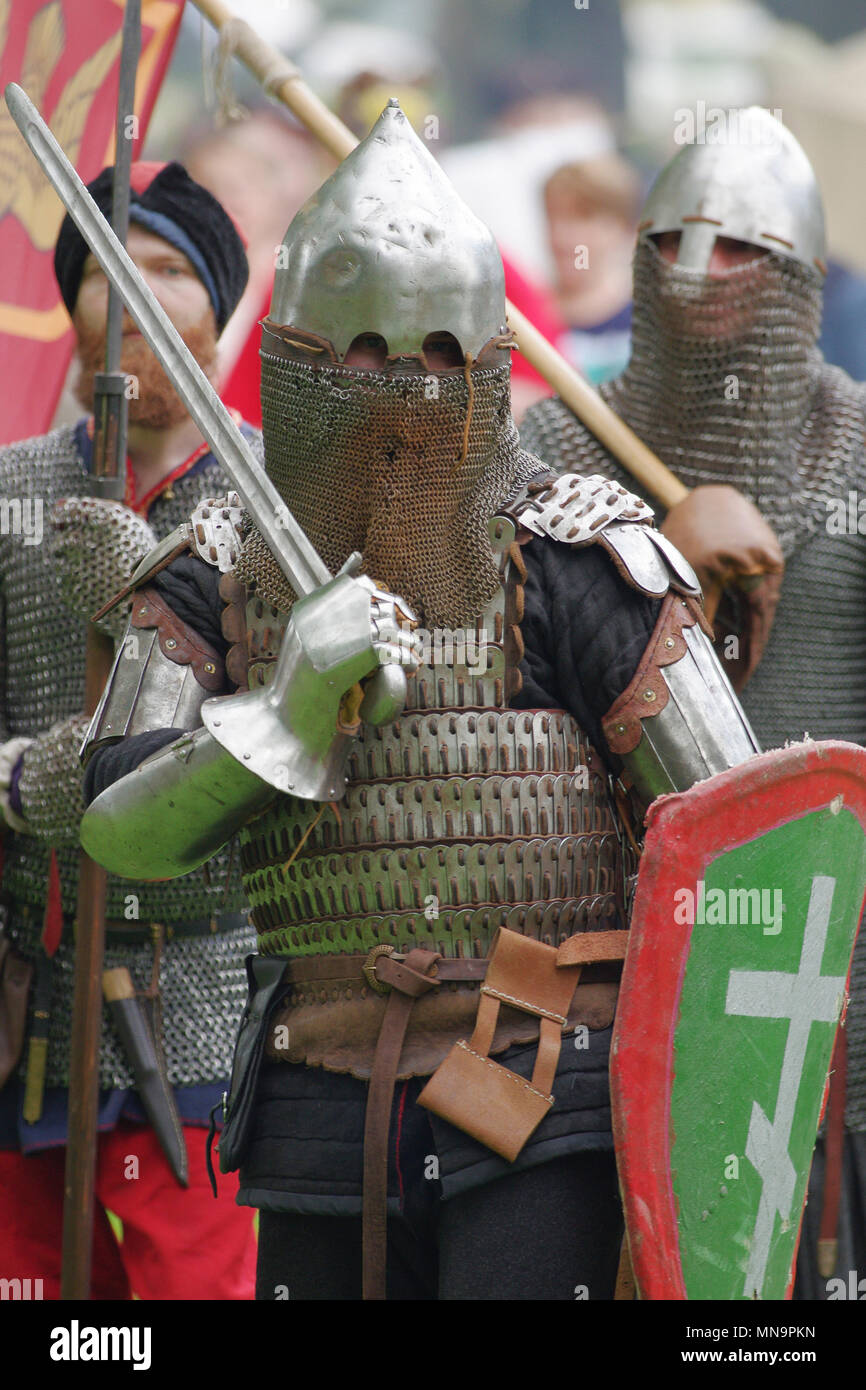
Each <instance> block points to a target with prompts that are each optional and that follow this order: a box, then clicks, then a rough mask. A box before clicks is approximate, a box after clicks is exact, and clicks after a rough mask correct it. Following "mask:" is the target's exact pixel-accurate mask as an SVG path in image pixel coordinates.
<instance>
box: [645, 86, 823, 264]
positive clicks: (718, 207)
mask: <svg viewBox="0 0 866 1390" xmlns="http://www.w3.org/2000/svg"><path fill="white" fill-rule="evenodd" d="M724 115H725V120H724V122H720V123H719V124H718V125H715V126H713V125H710V126H708V128H707V130H706V131H704V132H702V139H701V141H700V142H696V143H695V144H692V145H686V146H685V147H684V148H683V149H682V150H680V152H679V153H678V154H677V155H676V156H675V157H674V158H673V159H672V160H671V162H670V163H669V164H668V165H666V166H665V168H664V169H663V170H662V172H661V173H660V174H659V176H658V178H657V179H656V182H655V184H654V185H653V188H652V190H651V192H650V195H649V197H648V199H647V201H646V205H645V207H644V209H643V212H642V214H641V221H640V226H639V229H638V230H639V234H640V236H641V237H649V236H656V235H657V234H659V233H661V232H674V231H678V232H680V233H681V236H680V247H679V255H678V257H677V261H678V264H680V265H683V266H686V267H687V268H690V269H693V270H702V271H706V269H707V267H708V265H709V261H710V256H711V255H712V250H713V246H714V244H715V240H716V237H720V236H721V237H732V238H734V239H735V240H737V241H746V242H750V243H751V244H753V245H755V246H760V247H762V248H764V249H765V250H767V251H775V252H776V253H777V254H778V255H781V256H787V257H790V258H791V259H792V260H796V261H800V262H802V264H803V265H806V266H808V267H809V268H810V270H814V269H815V268H816V266H817V268H818V269H819V270H820V271H824V269H825V266H824V257H825V255H826V243H825V236H824V208H823V203H822V200H821V193H820V190H819V188H818V183H817V180H816V178H815V174H814V171H813V169H812V166H811V164H810V163H809V161H808V159H807V158H806V155H805V154H804V152H803V150H802V148H801V146H800V145H799V144H798V143H797V141H796V140H795V139H794V137H793V135H792V134H791V132H790V131H789V130H788V129H787V127H786V126H784V125H782V122H781V121H778V120H777V119H776V118H775V116H772V115H771V114H770V112H769V111H766V110H765V109H764V108H763V107H760V106H750V107H748V108H746V109H744V110H734V111H728V112H726V113H724Z"/></svg>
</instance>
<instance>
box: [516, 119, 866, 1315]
mask: <svg viewBox="0 0 866 1390" xmlns="http://www.w3.org/2000/svg"><path fill="white" fill-rule="evenodd" d="M730 114H731V120H730V123H729V126H728V136H727V139H726V140H724V141H723V142H719V143H714V144H710V143H707V144H694V145H689V146H686V147H685V148H684V149H682V150H681V151H680V152H679V153H678V154H677V156H676V157H675V158H674V159H673V160H672V161H671V163H670V164H668V165H667V166H666V168H665V169H663V170H662V172H661V174H660V175H659V177H658V179H657V181H656V183H655V185H654V187H653V189H652V190H651V192H650V194H649V197H648V200H647V203H646V206H645V207H644V209H643V212H642V216H641V222H640V229H639V233H638V240H637V248H636V252H635V259H634V324H633V331H632V351H631V358H630V361H629V364H628V366H627V368H626V369H625V371H624V372H623V373H622V375H621V376H620V377H618V378H617V379H616V380H614V381H612V382H609V383H607V384H606V385H604V386H602V388H601V393H602V395H603V396H604V398H605V399H606V401H607V402H608V404H610V405H611V406H612V407H613V409H614V410H615V411H616V412H617V413H618V414H619V415H620V416H621V417H622V418H623V419H624V420H625V421H626V423H627V424H629V425H630V426H631V427H632V429H633V430H634V431H635V432H636V433H637V434H638V435H639V436H640V438H641V439H643V440H644V441H645V443H647V444H648V445H649V446H650V448H652V449H654V450H655V451H656V452H657V453H658V455H659V457H660V458H661V459H662V460H663V462H665V463H666V464H667V465H668V466H669V467H670V468H672V469H673V470H674V471H675V472H676V473H677V475H678V477H679V478H680V479H681V480H682V481H683V482H684V483H685V484H686V485H687V486H688V487H689V488H691V489H692V491H691V492H690V494H689V496H688V497H687V498H686V499H685V500H684V501H682V502H680V503H679V504H678V505H677V506H675V507H673V508H672V509H671V511H670V512H669V513H668V514H667V516H666V517H664V520H663V523H662V528H661V529H662V532H663V534H665V535H666V536H668V537H669V538H670V539H671V540H672V541H673V542H674V543H675V544H676V545H677V546H678V548H679V549H680V550H681V551H682V552H683V553H684V554H685V555H686V556H687V557H688V558H689V560H690V561H691V563H692V564H693V565H694V566H695V569H696V571H697V573H698V574H699V576H700V577H701V580H702V583H703V586H704V593H705V598H707V599H709V597H710V596H712V603H713V606H715V604H716V603H718V605H719V606H718V616H717V620H716V635H717V639H718V640H717V645H718V649H719V651H720V654H721V655H722V656H723V657H725V658H727V660H726V661H725V665H726V668H727V669H728V670H729V672H730V674H731V676H732V679H733V680H734V683H735V684H736V687H737V689H738V690H741V691H742V700H743V705H744V707H745V709H746V712H747V714H748V716H749V719H750V721H751V723H752V725H753V727H754V729H755V731H756V733H757V736H758V738H759V739H760V741H761V743H762V745H763V746H764V747H765V748H778V747H782V746H783V745H784V744H785V742H786V741H787V740H799V739H802V738H803V736H804V734H808V735H811V737H812V738H816V739H844V740H847V741H849V742H853V743H859V744H866V712H864V708H863V701H862V690H863V683H864V680H866V622H864V618H863V614H864V611H866V608H864V600H866V539H864V529H866V528H864V527H863V524H862V523H861V522H860V521H859V519H858V517H859V513H858V511H857V499H858V498H862V497H863V496H864V484H866V458H864V423H866V420H864V416H866V392H864V387H863V386H861V385H859V384H857V383H855V382H853V381H851V380H850V378H849V377H848V376H847V375H846V374H845V372H843V371H842V370H841V369H840V368H837V367H831V366H828V365H827V364H826V363H825V362H824V360H823V358H822V357H821V355H820V353H819V352H818V350H817V347H816V343H817V340H818V335H819V330H820V325H821V308H822V294H823V284H824V278H825V273H826V268H825V263H824V257H825V241H824V215H823V207H822V201H821V196H820V192H819V189H818V185H817V182H816V180H815V176H814V173H813V171H812V168H811V166H810V164H809V162H808V160H807V158H806V156H805V154H804V153H803V150H802V149H801V148H800V146H799V145H798V144H797V142H796V141H795V140H794V138H793V136H792V135H791V134H790V132H789V131H788V130H786V129H785V127H784V126H783V125H781V123H780V122H778V121H777V120H776V119H775V118H773V117H772V116H770V115H769V113H768V112H766V111H763V110H761V109H759V108H751V109H749V110H748V111H741V112H732V113H730ZM521 440H522V442H523V444H524V445H525V446H526V447H527V448H529V449H532V450H534V451H535V452H537V453H539V454H541V455H542V456H543V457H544V458H545V459H546V460H547V461H548V462H550V463H551V464H553V465H555V466H556V467H557V468H558V469H562V470H569V469H576V470H578V471H579V472H581V473H593V472H596V471H597V470H602V471H604V472H606V473H607V474H608V476H610V477H612V478H615V479H617V480H618V481H621V482H622V481H625V479H626V478H627V475H626V474H625V473H624V471H623V470H622V468H621V466H620V465H619V464H618V463H617V461H616V460H615V459H614V458H613V457H612V456H611V455H610V454H609V453H608V452H607V450H606V449H604V448H603V447H602V446H601V445H600V444H599V443H598V441H597V440H596V439H595V438H594V437H593V436H592V435H591V434H590V433H589V432H588V430H587V429H586V428H585V427H584V426H583V425H582V424H581V423H580V421H578V420H577V419H576V418H575V416H574V415H573V414H572V413H571V412H570V411H569V410H568V409H567V407H566V406H565V405H564V404H563V403H562V402H561V401H558V400H550V401H546V402H543V403H541V404H539V405H537V406H536V407H534V408H533V409H532V410H531V411H530V412H529V413H528V415H527V417H526V418H525V420H524V423H523V426H522V428H521ZM637 491H638V492H640V489H639V488H638V489H637ZM642 495H643V494H642ZM852 496H853V498H854V503H853V507H852V502H851V498H852ZM852 516H853V520H852ZM761 576H763V578H762V577H761ZM707 608H708V611H709V608H710V602H709V601H708V603H707ZM759 663H760V664H759ZM746 682H748V684H746ZM850 990H851V999H850V1004H849V1008H848V1016H847V1026H846V1027H845V1028H844V1029H842V1030H841V1031H840V1035H839V1036H840V1042H839V1044H838V1045H837V1052H836V1054H835V1058H834V1074H835V1080H834V1083H833V1085H834V1090H832V1091H831V1100H830V1112H829V1117H828V1120H827V1127H828V1133H827V1144H826V1147H827V1152H828V1154H829V1153H830V1151H831V1149H832V1147H833V1145H834V1141H833V1139H832V1138H831V1132H833V1131H835V1133H836V1140H837V1143H836V1147H837V1149H838V1148H841V1138H842V1136H841V1119H842V1112H843V1105H844V1080H843V1077H844V1071H845V1066H844V1051H845V1045H846V1039H847V1052H848V1064H847V1073H848V1093H847V1107H846V1109H845V1126H846V1131H847V1132H846V1137H845V1141H844V1144H845V1154H846V1158H845V1168H844V1172H845V1177H844V1200H843V1202H842V1207H841V1213H840V1218H839V1222H838V1230H837V1222H836V1217H835V1210H834V1206H835V1201H836V1200H837V1199H835V1198H834V1196H833V1191H834V1189H835V1190H836V1191H838V1184H839V1172H838V1167H837V1166H835V1168H834V1165H833V1163H832V1160H831V1159H830V1158H829V1157H828V1160H827V1161H828V1163H829V1164H830V1168H831V1170H833V1169H834V1171H828V1178H827V1184H826V1186H827V1189H828V1200H827V1203H825V1202H824V1201H823V1199H822V1188H823V1176H822V1175H823V1172H824V1163H825V1144H824V1141H823V1140H819V1143H818V1148H817V1159H816V1164H815V1169H814V1172H813V1186H812V1191H811V1194H810V1200H809V1205H808V1207H807V1210H806V1217H805V1221H804V1227H803V1240H802V1246H801V1257H800V1263H799V1282H798V1293H799V1295H800V1296H803V1297H808V1298H825V1297H827V1296H828V1289H829V1290H830V1292H831V1293H832V1288H833V1283H832V1280H833V1277H835V1278H837V1279H838V1278H839V1277H840V1276H842V1277H847V1271H848V1270H850V1269H859V1270H860V1271H861V1272H862V1271H863V1270H864V1269H866V1199H864V1192H866V1188H864V1184H863V1179H862V1177H861V1178H860V1179H859V1180H858V1179H857V1177H856V1174H857V1173H858V1172H859V1173H860V1174H861V1175H862V1174H863V1173H864V1172H866V941H864V940H863V936H862V933H861V935H860V938H859V940H858V944H857V947H856V949H855V952H854V960H853V965H852V973H851V986H850ZM840 1093H841V1094H840ZM828 1281H830V1282H829V1283H828Z"/></svg>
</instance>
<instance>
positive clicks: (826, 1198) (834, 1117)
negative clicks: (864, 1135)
mask: <svg viewBox="0 0 866 1390" xmlns="http://www.w3.org/2000/svg"><path fill="white" fill-rule="evenodd" d="M847 1071H848V1043H847V1038H846V1035H845V1029H844V1028H840V1029H839V1031H838V1033H837V1034H836V1045H835V1047H834V1049H833V1061H832V1063H831V1076H830V1094H829V1097H828V1100H827V1131H826V1143H825V1149H826V1160H825V1163H824V1195H823V1199H822V1202H821V1225H820V1228H819V1232H818V1273H819V1274H820V1276H821V1278H822V1279H831V1278H832V1276H833V1272H834V1270H835V1268H836V1256H837V1252H838V1249H839V1241H838V1226H839V1200H840V1197H841V1194H842V1151H843V1147H844V1143H845V1089H846V1084H845V1083H846V1076H847Z"/></svg>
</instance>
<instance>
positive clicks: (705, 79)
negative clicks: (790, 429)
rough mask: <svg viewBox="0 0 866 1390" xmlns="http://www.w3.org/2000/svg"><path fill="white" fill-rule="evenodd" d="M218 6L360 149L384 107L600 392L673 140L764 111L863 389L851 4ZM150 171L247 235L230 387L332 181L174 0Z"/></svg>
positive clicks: (861, 82) (831, 317)
mask: <svg viewBox="0 0 866 1390" xmlns="http://www.w3.org/2000/svg"><path fill="white" fill-rule="evenodd" d="M229 4H230V5H231V6H232V7H233V8H235V9H236V11H237V12H238V13H240V14H242V15H243V17H244V18H245V19H246V20H247V21H248V22H249V23H251V24H252V25H253V26H254V28H256V29H257V30H258V31H259V32H260V33H261V34H262V35H263V37H265V38H266V39H268V40H269V41H270V42H271V43H273V44H275V45H277V46H278V47H279V48H280V49H281V51H282V52H283V53H284V54H285V55H286V56H288V57H290V58H291V59H293V60H294V61H295V62H296V63H297V64H298V66H299V68H300V69H301V72H302V74H303V76H304V77H305V79H306V80H307V81H308V82H309V83H310V85H311V86H312V87H313V88H314V90H315V91H316V92H317V93H318V94H319V95H320V96H321V97H322V98H323V99H324V100H325V101H326V102H327V103H328V104H329V105H330V106H332V108H333V109H335V110H337V111H338V112H339V114H340V115H341V116H342V118H343V119H344V120H345V121H346V122H347V123H348V124H349V125H351V126H352V127H353V128H354V129H355V131H356V133H358V134H363V133H365V132H366V131H367V130H368V129H369V127H370V125H371V124H372V122H373V121H374V120H375V118H376V116H377V115H378V113H379V111H380V110H381V108H382V106H383V105H384V104H385V102H386V101H387V99H388V98H389V97H390V96H398V97H400V99H401V101H402V103H403V106H404V109H405V110H406V111H407V114H409V116H410V118H411V119H412V121H413V123H414V125H415V128H416V130H417V131H418V133H419V134H420V135H421V136H422V137H423V138H424V139H425V140H426V141H427V143H428V147H429V149H430V150H431V152H432V153H433V154H434V155H435V156H436V158H438V159H440V160H441V162H442V163H443V165H444V166H445V167H446V168H447V169H448V171H449V173H450V174H451V176H452V178H453V179H454V181H455V183H456V185H457V187H458V188H459V190H460V192H461V193H462V195H463V196H464V198H465V199H466V200H467V202H469V204H470V205H471V206H472V207H473V208H474V209H475V211H476V212H477V213H478V214H479V216H481V217H482V218H483V219H484V220H485V221H486V222H487V223H488V225H489V226H490V227H491V228H492V229H493V231H494V233H495V235H496V236H497V238H498V240H499V243H500V246H501V248H502V252H503V255H504V257H505V260H506V266H507V273H508V280H509V284H508V288H509V293H510V294H511V297H512V298H513V299H514V300H515V301H516V302H518V303H519V304H520V306H521V307H522V308H524V311H525V312H528V313H529V314H530V317H533V318H534V319H535V320H536V322H537V323H538V325H539V327H541V328H542V329H543V331H545V332H547V333H548V335H549V336H550V337H551V338H553V339H554V340H555V341H556V342H557V344H558V346H559V347H560V348H561V350H562V351H564V352H565V354H566V355H567V356H568V357H569V358H570V359H571V360H572V361H573V362H574V363H575V365H577V366H578V367H579V368H580V369H581V370H582V371H584V372H585V374H586V375H587V376H588V377H589V378H590V379H591V380H593V381H595V382H598V381H601V380H604V379H605V378H606V377H608V376H611V375H614V374H616V372H618V371H619V370H621V368H622V366H623V365H624V363H625V360H626V357H627V353H628V334H629V324H630V294H631V284H630V260H631V252H632V245H633V240H634V228H635V223H636V221H637V217H638V211H639V208H640V205H641V202H642V200H643V197H644V195H645V193H646V191H647V189H648V187H649V184H650V183H651V181H652V178H653V176H654V174H655V172H656V171H657V170H658V168H659V167H660V166H661V165H662V164H663V163H665V162H666V160H667V159H668V158H670V156H671V155H672V154H673V153H675V151H676V149H677V143H676V140H677V135H678V133H679V137H680V139H682V132H683V129H684V128H685V124H687V123H688V121H689V120H690V121H692V122H693V123H694V122H695V121H697V122H698V124H700V122H701V120H704V121H705V122H706V123H708V124H709V123H710V122H711V121H712V113H713V111H717V110H719V109H722V108H728V107H731V106H743V105H749V104H752V103H758V104H760V105H763V106H767V107H769V108H770V109H771V110H774V111H775V112H776V113H777V114H779V115H780V117H781V119H782V120H784V122H785V124H786V125H788V126H789V127H790V129H791V130H792V131H793V132H794V134H795V135H796V136H797V138H798V139H799V140H800V141H801V143H802V144H803V146H804V148H805V150H806V153H807V154H808V156H809V158H810V159H811V160H812V163H813V165H814V167H815V169H816V172H817V175H818V179H819V182H820V184H821V187H822V190H823V194H824V199H825V203H826V209H827V221H828V231H829V242H830V253H831V258H832V265H831V271H830V277H829V280H828V294H827V313H826V318H825V335H824V341H823V347H824V350H825V354H826V355H827V357H828V358H829V359H830V360H831V361H834V362H837V363H838V364H839V365H842V366H844V367H845V368H846V369H847V370H848V371H849V372H851V374H852V375H853V376H854V377H855V378H857V379H858V380H863V379H864V378H866V241H864V238H863V236H862V234H861V230H860V229H861V228H862V226H863V225H864V222H866V183H864V180H863V179H862V178H861V177H860V169H861V166H862V154H863V150H864V146H866V5H864V3H863V0H825V3H824V4H822V5H816V4H815V3H814V0H354V2H353V0H229ZM684 123H685V124H684ZM145 154H146V156H147V157H150V158H160V159H165V158H180V159H182V160H183V161H184V162H186V163H187V164H188V166H189V167H190V170H191V172H192V173H193V174H194V176H195V177H196V178H199V179H200V180H201V181H202V182H204V183H205V184H207V185H208V186H209V187H211V188H212V189H213V191H214V192H215V193H216V194H217V195H218V196H219V197H220V198H221V199H222V201H223V202H224V203H225V204H226V205H227V206H228V207H229V209H230V210H231V211H232V213H233V215H234V216H235V217H236V218H237V220H238V221H239V222H240V224H241V225H242V227H243V229H244V231H245V234H246V236H247V238H248V241H249V246H250V260H251V265H252V277H251V284H250V288H249V290H248V293H247V295H246V296H245V301H244V303H243V304H242V305H241V307H240V310H239V311H238V314H237V315H236V319H235V321H234V322H233V323H232V324H231V325H230V328H229V330H228V332H227V335H226V340H225V345H224V350H225V357H226V371H227V372H230V370H231V369H232V366H233V362H235V361H236V359H237V356H238V354H239V353H240V352H241V350H242V346H243V344H244V343H245V342H247V340H248V335H249V334H250V332H251V330H253V329H254V325H255V323H256V321H257V319H258V318H260V317H261V316H262V312H263V308H266V300H267V294H268V289H269V283H270V277H271V276H272V273H273V252H274V246H275V245H276V244H277V243H278V242H279V241H280V239H281V237H282V234H283V232H284V230H285V226H286V225H287V223H288V221H289V220H290V219H291V216H292V215H293V213H294V211H295V210H296V209H297V208H298V207H299V206H300V205H301V203H302V202H303V201H304V200H305V198H306V197H307V196H308V195H309V193H310V192H312V190H313V189H314V188H315V187H316V186H317V185H318V184H319V183H320V182H321V181H322V179H323V178H324V177H325V175H326V174H327V173H328V172H329V169H330V167H331V166H330V165H329V164H328V161H327V159H326V158H325V157H324V156H323V155H322V154H321V152H320V150H319V149H318V148H317V146H316V145H315V144H314V143H313V142H312V141H311V140H310V138H309V137H307V136H306V135H305V134H304V132H303V131H302V130H301V129H300V128H299V127H298V126H297V125H296V124H295V122H294V121H293V119H292V118H291V117H290V116H289V115H288V113H287V112H286V111H285V109H284V108H283V107H281V106H278V105H277V104H275V103H274V102H271V101H269V100H268V99H266V98H263V97H262V95H261V92H260V91H259V90H258V89H257V88H256V86H255V84H254V83H253V81H252V79H250V78H249V77H248V75H247V74H246V72H245V70H244V69H242V68H241V66H240V65H239V64H238V63H237V62H236V61H234V60H231V59H229V60H228V61H225V60H223V61H221V60H220V55H219V53H218V51H217V45H216V40H215V37H214V31H213V30H212V28H211V26H210V25H209V24H208V23H207V22H206V21H204V20H202V18H201V17H200V16H199V14H198V12H197V11H196V10H195V9H194V8H193V6H192V5H190V4H188V5H187V6H186V11H185V14H184V19H183V25H182V30H181V34H180V38H179V41H178V44H177V47H176V49H175V52H174V56H173V59H172V63H171V67H170V69H169V72H168V76H167V79H166V82H165V84H164V86H163V89H162V91H161V93H160V96H159V99H158V102H157V106H156V110H155V113H154V118H153V121H152V123H151V127H150V133H149V136H148V141H147V146H146V150H145ZM233 354H234V357H233ZM250 389H252V388H250ZM252 394H253V396H255V390H254V389H252ZM515 394H516V407H517V413H518V414H519V413H520V412H521V411H522V410H523V409H524V408H525V406H526V405H527V404H528V403H529V401H530V400H532V399H534V398H535V397H537V396H538V395H540V394H546V388H545V387H544V386H543V384H542V383H540V381H539V380H538V379H537V378H535V377H534V376H533V374H532V372H531V371H530V370H529V369H528V368H526V367H525V364H524V365H523V366H522V367H518V371H517V376H516V391H515ZM238 403H239V404H241V406H242V408H246V406H247V403H246V402H243V401H239V402H238Z"/></svg>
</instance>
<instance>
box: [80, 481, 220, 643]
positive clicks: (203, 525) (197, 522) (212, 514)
mask: <svg viewBox="0 0 866 1390" xmlns="http://www.w3.org/2000/svg"><path fill="white" fill-rule="evenodd" d="M243 512H244V508H243V503H242V502H241V499H240V497H239V496H238V494H237V493H236V492H229V493H227V494H226V496H225V497H208V498H207V499H206V500H205V501H203V502H200V503H199V505H198V506H197V507H196V509H195V511H194V512H193V514H192V516H191V517H190V518H189V520H188V521H183V522H181V524H180V526H177V527H175V529H174V530H173V531H172V532H170V533H169V535H167V536H166V537H165V538H164V539H163V540H161V541H160V543H159V545H156V546H154V548H153V550H151V551H150V553H149V554H147V555H145V557H144V559H143V560H142V561H141V563H140V564H139V565H138V567H137V568H136V569H135V571H134V572H133V575H132V578H131V579H130V580H129V582H128V583H127V584H125V585H124V586H123V588H122V589H121V590H120V591H119V593H116V594H115V595H114V597H113V598H111V599H109V601H108V603H106V604H105V605H104V607H102V608H100V610H99V612H98V613H95V614H94V616H93V621H94V622H96V621H98V620H99V619H100V618H103V617H104V616H105V614H106V613H110V612H111V611H112V609H113V608H116V607H117V605H118V604H119V603H122V602H123V600H124V599H125V598H128V597H129V595H130V594H133V593H135V591H136V589H141V588H143V587H144V586H145V585H146V584H148V583H149V582H150V580H151V579H153V577H154V575H155V574H158V573H159V571H160V570H163V569H166V568H167V567H168V566H169V565H170V564H171V562H172V560H174V559H176V558H177V556H178V555H183V554H184V553H185V552H188V553H189V554H192V555H197V556H198V558H199V559H200V560H204V562H205V564H208V565H214V566H216V568H217V569H219V571H220V573H222V574H225V573H226V572H227V571H228V570H230V569H231V568H232V567H233V565H234V564H235V562H236V561H237V558H238V556H239V555H240V552H241V545H242V537H241V529H240V528H241V518H242V517H243Z"/></svg>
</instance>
